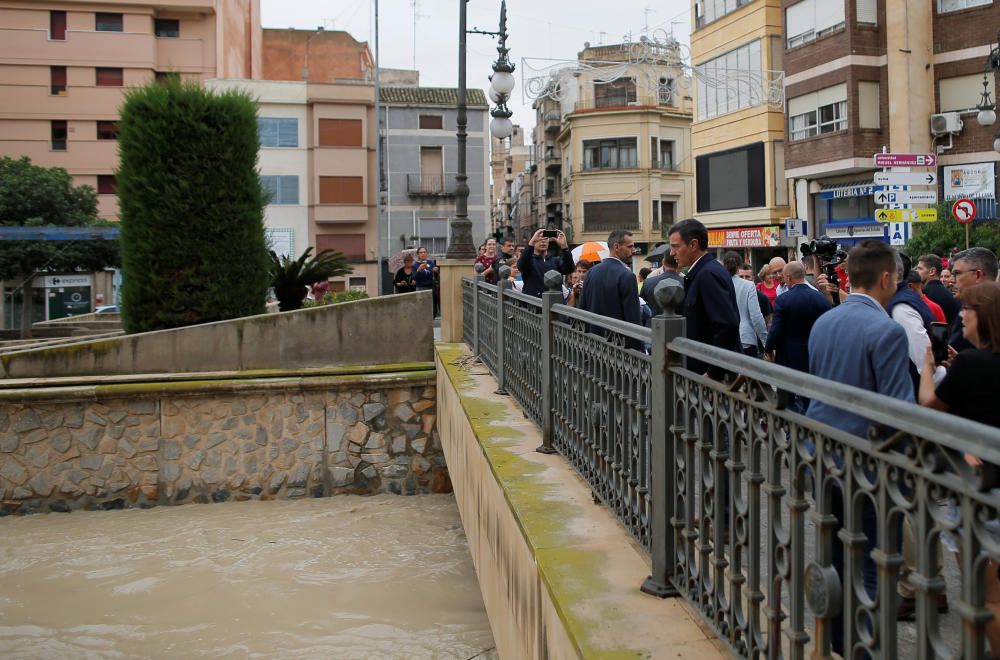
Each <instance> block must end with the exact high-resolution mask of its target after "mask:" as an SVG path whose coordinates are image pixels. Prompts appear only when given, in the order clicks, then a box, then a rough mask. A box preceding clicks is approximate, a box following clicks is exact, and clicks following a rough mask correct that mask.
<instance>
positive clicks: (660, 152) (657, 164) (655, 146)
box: [650, 138, 674, 170]
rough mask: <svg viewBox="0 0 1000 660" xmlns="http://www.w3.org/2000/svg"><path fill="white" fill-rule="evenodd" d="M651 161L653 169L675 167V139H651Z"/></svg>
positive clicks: (670, 168)
mask: <svg viewBox="0 0 1000 660" xmlns="http://www.w3.org/2000/svg"><path fill="white" fill-rule="evenodd" d="M650 163H651V164H652V165H651V166H652V167H653V169H661V170H672V169H674V141H673V140H660V139H658V138H652V139H651V140H650Z"/></svg>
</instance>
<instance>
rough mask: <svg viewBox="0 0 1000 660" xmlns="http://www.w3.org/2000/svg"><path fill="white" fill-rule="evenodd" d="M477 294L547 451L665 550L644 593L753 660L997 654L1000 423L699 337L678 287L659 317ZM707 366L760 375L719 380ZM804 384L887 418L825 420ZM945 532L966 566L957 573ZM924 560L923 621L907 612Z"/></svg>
mask: <svg viewBox="0 0 1000 660" xmlns="http://www.w3.org/2000/svg"><path fill="white" fill-rule="evenodd" d="M560 283H561V278H560V277H554V278H553V281H552V283H551V285H553V286H555V287H558V285H559V284H560ZM660 286H661V287H665V288H667V289H669V288H671V285H670V284H668V283H663V284H661V285H660ZM673 286H674V287H677V285H673ZM462 288H463V290H462V299H463V305H464V309H463V328H464V332H465V341H466V343H468V344H469V346H470V348H471V349H472V351H473V352H474V353H475V354H476V355H478V356H479V357H480V359H481V360H482V361H483V363H484V364H485V365H486V366H487V367H488V368H489V369H490V371H491V372H492V373H493V375H494V377H495V378H496V380H497V381H498V384H499V386H500V391H506V392H509V394H510V396H511V397H512V398H513V399H514V400H515V401H516V402H517V403H518V404H519V405H520V406H521V408H522V409H523V411H524V413H525V415H526V416H527V417H529V418H530V419H531V420H533V421H534V423H535V424H537V425H538V426H539V427H540V428H541V435H542V440H543V445H542V446H541V447H539V451H544V452H545V453H559V454H561V455H562V456H563V458H564V459H565V460H566V461H568V462H569V463H570V464H571V465H572V466H573V467H574V468H575V469H576V471H577V472H578V473H579V474H580V476H581V477H582V478H583V479H584V480H586V481H587V482H588V483H589V485H590V487H591V489H592V491H593V494H594V498H595V500H597V501H600V502H601V503H603V504H604V505H605V506H607V507H608V509H610V510H611V512H612V513H614V515H615V516H616V517H617V518H618V520H619V521H620V522H621V524H622V526H623V527H624V528H625V530H627V531H628V533H630V534H631V535H632V536H633V537H634V538H635V539H636V541H637V542H638V544H639V545H640V546H641V547H642V548H644V549H645V551H646V552H648V553H649V556H650V560H651V565H652V572H651V575H650V577H649V578H648V579H647V580H646V582H645V583H644V584H643V585H642V590H643V591H644V592H646V593H649V594H653V595H657V596H661V597H682V598H684V599H686V600H687V601H688V602H689V604H690V605H691V607H692V608H694V609H695V610H697V611H698V612H699V613H701V615H702V616H703V618H704V620H705V622H706V624H707V625H708V626H710V627H711V628H712V629H713V630H714V631H715V633H716V634H717V636H718V637H719V639H720V640H722V641H723V642H724V643H725V644H726V645H727V646H728V647H729V649H730V650H731V651H732V652H733V653H734V654H737V655H739V656H742V657H748V658H755V659H756V658H789V659H794V660H802V659H803V658H805V657H819V658H829V657H831V655H832V653H833V652H834V651H836V652H837V653H838V654H840V655H841V656H842V657H849V658H879V659H881V658H885V659H888V660H896V659H897V658H900V657H905V658H955V657H962V658H967V659H970V660H979V659H980V658H982V657H983V651H984V645H985V626H986V624H987V622H989V621H990V620H991V619H992V614H991V610H990V609H988V608H987V606H986V598H987V589H988V587H986V586H985V583H986V582H995V580H996V572H997V565H996V563H994V562H996V561H997V560H998V559H1000V532H998V526H1000V525H998V518H1000V490H995V489H996V488H998V487H1000V471H998V470H997V468H996V466H997V465H1000V429H996V428H992V427H987V426H984V425H981V424H977V423H975V422H970V421H968V420H965V419H962V418H959V417H955V416H952V415H947V414H944V413H940V412H937V411H934V410H930V409H927V408H922V407H920V406H916V405H913V404H909V403H904V402H901V401H898V400H896V399H892V398H889V397H886V396H882V395H879V394H874V393H872V392H867V391H864V390H861V389H858V388H854V387H850V386H847V385H843V384H839V383H835V382H829V381H826V380H822V379H820V378H816V377H814V376H811V375H809V374H806V373H802V372H799V371H794V370H791V369H787V368H784V367H780V366H777V365H774V364H771V363H768V362H765V361H763V360H759V359H754V358H750V357H747V356H744V355H742V354H740V353H736V352H732V351H726V350H722V349H718V348H715V347H712V346H708V345H706V344H701V343H698V342H694V341H691V340H689V339H685V338H684V336H685V320H684V318H682V317H680V316H677V315H675V314H674V310H675V309H676V305H677V303H678V300H677V298H679V296H677V298H675V297H673V296H674V295H676V294H672V295H671V294H668V295H669V297H668V296H662V293H664V291H658V292H657V293H658V294H660V296H662V297H660V296H658V299H659V301H660V303H661V305H662V306H663V307H664V309H666V310H667V311H666V312H665V313H664V314H663V315H660V316H658V317H655V318H654V319H653V321H652V327H651V328H646V327H642V326H636V325H631V324H628V323H623V322H620V321H616V320H613V319H609V318H607V317H603V316H598V315H595V314H591V313H588V312H584V311H581V310H578V309H575V308H572V307H567V306H565V305H563V304H562V300H563V298H562V292H561V291H559V290H558V289H556V290H554V291H550V292H548V293H546V294H544V295H543V296H542V298H541V299H538V298H533V297H530V296H526V295H524V294H521V293H517V292H515V291H511V290H510V289H509V285H507V284H506V283H502V284H501V286H499V287H497V286H491V285H487V284H485V283H483V282H481V281H478V282H477V281H475V280H474V279H472V278H466V279H465V280H464V281H463V283H462ZM843 350H851V347H847V346H845V347H843ZM694 361H698V362H699V363H701V365H702V366H698V367H695V366H694V364H693V362H694ZM705 364H707V365H711V366H713V367H719V368H723V369H727V370H733V371H736V372H738V373H739V374H740V376H741V378H740V379H739V380H737V381H731V382H720V381H715V380H711V379H709V378H707V377H706V376H703V375H702V372H703V371H705V367H704V366H703V365H705ZM688 366H690V369H689V368H688ZM788 392H794V393H795V394H797V395H799V396H803V397H808V398H810V399H815V400H819V401H822V402H824V403H826V404H828V405H830V406H834V407H836V408H839V409H843V410H850V411H851V412H853V413H856V414H859V415H862V416H864V417H865V418H867V419H870V420H871V421H872V422H873V428H872V430H871V431H870V432H869V435H868V437H864V438H862V437H857V436H854V435H851V434H848V433H845V432H844V431H841V430H838V429H835V428H833V427H830V426H827V425H825V424H823V423H820V422H817V421H815V420H812V419H809V418H807V417H805V416H803V415H801V414H798V413H796V412H793V411H792V410H790V409H789V408H788V407H787V404H788V401H789V399H788V395H787V393H788ZM966 455H971V456H976V457H979V458H980V459H981V460H982V461H983V462H984V464H985V465H984V466H983V467H981V468H974V467H972V466H970V465H969V463H968V462H967V461H966V460H965V456H966ZM904 523H905V525H906V526H907V527H908V530H907V532H908V535H909V536H911V537H912V539H913V543H912V544H909V546H911V547H908V548H907V551H909V550H910V549H912V556H911V557H908V558H907V559H906V560H905V561H904V554H903V552H902V549H901V545H902V543H903V541H902V538H903V529H902V528H903V526H904ZM942 542H944V543H947V544H957V546H958V547H959V548H960V554H958V555H957V559H958V564H956V561H955V556H954V555H951V554H950V553H949V554H948V556H947V557H945V558H944V559H945V561H944V564H943V566H944V568H943V569H942V568H940V566H941V565H942V564H941V563H940V560H941V559H942V557H943V555H945V551H944V549H943V548H942ZM906 563H909V564H911V566H910V567H909V570H910V573H909V577H908V578H907V582H908V583H909V585H910V586H912V587H913V588H914V591H915V601H916V621H915V622H914V623H907V622H901V621H899V620H898V619H897V606H898V604H899V597H898V596H897V591H896V588H897V585H898V583H899V582H900V580H901V577H900V571H901V569H902V568H903V566H904V564H906ZM866 574H867V575H868V576H869V578H870V579H872V578H873V579H874V581H875V582H876V583H877V588H876V589H875V590H874V591H872V590H871V586H870V585H869V586H867V587H866V586H865V582H866V580H865V579H864V577H863V576H864V575H866ZM636 586H639V585H636ZM943 594H947V595H948V598H949V600H950V602H951V610H950V612H949V613H948V614H947V615H944V614H939V613H938V600H939V596H941V595H943ZM675 611H676V610H673V609H671V608H669V607H667V606H666V605H665V606H664V608H663V613H664V614H663V616H664V617H665V618H666V617H669V616H672V614H671V613H672V612H675ZM838 636H842V640H843V643H842V644H840V643H836V642H834V639H835V638H836V637H838ZM837 647H840V648H837Z"/></svg>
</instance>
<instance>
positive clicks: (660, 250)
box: [646, 243, 670, 261]
mask: <svg viewBox="0 0 1000 660" xmlns="http://www.w3.org/2000/svg"><path fill="white" fill-rule="evenodd" d="M668 252H670V244H669V243H662V244H660V245H657V246H656V247H655V248H653V249H652V250H650V252H649V254H648V255H646V261H663V257H664V256H666V254H667V253H668Z"/></svg>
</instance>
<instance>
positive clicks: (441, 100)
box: [380, 87, 489, 108]
mask: <svg viewBox="0 0 1000 660" xmlns="http://www.w3.org/2000/svg"><path fill="white" fill-rule="evenodd" d="M380 97H381V99H382V103H406V104H409V105H446V106H450V107H453V106H455V105H458V89H457V88H455V87H383V88H382V93H381V94H380ZM467 100H468V105H469V106H470V107H471V106H481V107H484V108H485V107H489V106H488V105H487V103H486V94H484V93H483V90H481V89H470V90H469V91H468V98H467Z"/></svg>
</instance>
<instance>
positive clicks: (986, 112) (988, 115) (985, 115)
mask: <svg viewBox="0 0 1000 660" xmlns="http://www.w3.org/2000/svg"><path fill="white" fill-rule="evenodd" d="M976 121H977V122H979V125H980V126H992V125H993V124H995V123H996V121H997V113H996V111H994V110H993V108H989V107H985V108H982V109H981V110H980V111H979V114H978V115H976Z"/></svg>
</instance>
